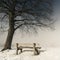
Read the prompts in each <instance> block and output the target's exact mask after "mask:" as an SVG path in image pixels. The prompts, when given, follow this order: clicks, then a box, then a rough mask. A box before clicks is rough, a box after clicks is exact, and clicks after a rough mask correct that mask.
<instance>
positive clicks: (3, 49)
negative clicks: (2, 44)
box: [1, 48, 11, 51]
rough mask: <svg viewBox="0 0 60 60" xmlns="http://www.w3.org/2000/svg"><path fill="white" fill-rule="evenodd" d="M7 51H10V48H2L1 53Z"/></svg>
mask: <svg viewBox="0 0 60 60" xmlns="http://www.w3.org/2000/svg"><path fill="white" fill-rule="evenodd" d="M7 49H9V50H11V48H3V49H2V50H1V51H5V50H7Z"/></svg>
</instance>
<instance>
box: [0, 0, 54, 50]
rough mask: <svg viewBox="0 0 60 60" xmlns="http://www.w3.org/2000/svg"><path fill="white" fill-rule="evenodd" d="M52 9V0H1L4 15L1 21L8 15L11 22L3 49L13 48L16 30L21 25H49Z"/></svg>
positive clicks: (0, 9) (1, 10) (1, 11)
mask: <svg viewBox="0 0 60 60" xmlns="http://www.w3.org/2000/svg"><path fill="white" fill-rule="evenodd" d="M52 9H53V8H52V0H0V15H1V13H2V15H3V16H2V18H1V19H0V21H3V19H4V20H6V16H7V18H8V19H7V20H8V23H9V29H8V36H7V39H6V43H5V45H4V48H3V50H6V49H11V43H12V38H13V35H14V32H15V31H16V29H18V28H19V27H22V28H24V27H27V28H28V27H32V28H33V26H38V27H41V26H43V27H44V26H46V27H49V26H50V24H51V21H52V19H51V14H52V12H53V11H52ZM2 25H3V24H2Z"/></svg>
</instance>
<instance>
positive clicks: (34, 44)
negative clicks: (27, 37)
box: [33, 43, 39, 55]
mask: <svg viewBox="0 0 60 60" xmlns="http://www.w3.org/2000/svg"><path fill="white" fill-rule="evenodd" d="M33 49H34V55H39V51H38V49H37V48H36V43H33Z"/></svg>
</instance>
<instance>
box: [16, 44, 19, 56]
mask: <svg viewBox="0 0 60 60" xmlns="http://www.w3.org/2000/svg"><path fill="white" fill-rule="evenodd" d="M18 50H19V49H18V43H16V55H18Z"/></svg>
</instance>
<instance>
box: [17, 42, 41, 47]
mask: <svg viewBox="0 0 60 60" xmlns="http://www.w3.org/2000/svg"><path fill="white" fill-rule="evenodd" d="M16 44H18V46H24V47H25V46H27V47H33V45H34V44H36V47H40V44H39V43H16Z"/></svg>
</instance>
